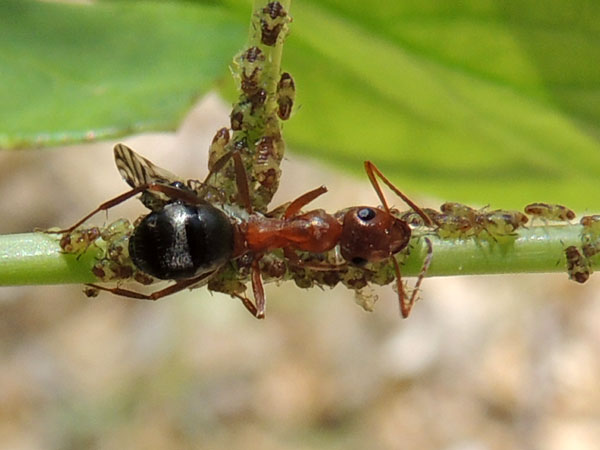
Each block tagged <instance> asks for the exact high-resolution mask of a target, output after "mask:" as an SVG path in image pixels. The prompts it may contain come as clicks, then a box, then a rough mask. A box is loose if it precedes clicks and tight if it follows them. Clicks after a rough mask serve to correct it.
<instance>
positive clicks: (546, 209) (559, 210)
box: [524, 203, 575, 222]
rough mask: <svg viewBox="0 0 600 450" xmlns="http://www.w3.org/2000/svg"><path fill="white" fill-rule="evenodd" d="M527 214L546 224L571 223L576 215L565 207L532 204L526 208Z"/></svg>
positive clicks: (549, 204)
mask: <svg viewBox="0 0 600 450" xmlns="http://www.w3.org/2000/svg"><path fill="white" fill-rule="evenodd" d="M524 211H525V214H528V215H529V216H531V217H532V222H533V219H541V220H542V221H544V222H549V221H553V222H561V221H562V222H569V221H570V220H573V219H574V218H575V213H574V212H573V211H572V210H570V209H569V208H567V207H566V206H563V205H556V204H551V203H531V204H529V205H527V206H526V207H525V208H524Z"/></svg>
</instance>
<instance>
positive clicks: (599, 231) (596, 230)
mask: <svg viewBox="0 0 600 450" xmlns="http://www.w3.org/2000/svg"><path fill="white" fill-rule="evenodd" d="M579 223H581V225H582V226H583V228H584V231H585V232H587V233H591V234H593V235H600V215H598V214H595V215H592V216H583V217H582V218H581V220H580V221H579Z"/></svg>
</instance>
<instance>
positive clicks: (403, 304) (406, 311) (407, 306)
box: [392, 238, 433, 319]
mask: <svg viewBox="0 0 600 450" xmlns="http://www.w3.org/2000/svg"><path fill="white" fill-rule="evenodd" d="M424 239H425V243H426V244H427V256H425V260H424V261H423V266H422V267H421V271H420V272H419V276H418V278H417V282H416V283H415V287H414V290H413V292H412V294H411V296H410V299H409V300H408V302H407V301H406V292H405V291H404V286H403V284H402V279H401V275H400V266H399V265H398V261H397V260H396V258H395V257H393V256H392V260H393V261H394V270H395V271H396V282H397V288H398V300H399V302H400V312H401V314H402V318H403V319H406V318H407V317H408V316H409V315H410V311H411V309H412V307H413V305H414V304H415V301H416V299H417V294H418V293H419V289H420V287H421V283H422V282H423V278H424V277H425V274H426V273H427V271H428V270H429V266H430V265H431V261H432V260H433V245H432V244H431V241H430V240H429V239H428V238H424Z"/></svg>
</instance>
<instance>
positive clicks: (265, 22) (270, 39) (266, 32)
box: [260, 2, 289, 47]
mask: <svg viewBox="0 0 600 450" xmlns="http://www.w3.org/2000/svg"><path fill="white" fill-rule="evenodd" d="M262 12H263V16H262V18H261V19H260V31H261V37H260V40H261V42H262V43H263V44H264V45H268V46H270V47H272V46H274V45H275V44H276V43H277V38H278V37H279V35H280V33H281V31H282V29H283V27H284V25H286V24H287V22H288V21H289V18H288V17H287V12H286V11H285V9H284V7H283V6H282V5H281V3H279V2H270V3H268V4H267V6H265V7H264V8H263V10H262Z"/></svg>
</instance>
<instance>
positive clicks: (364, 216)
mask: <svg viewBox="0 0 600 450" xmlns="http://www.w3.org/2000/svg"><path fill="white" fill-rule="evenodd" d="M375 215H376V214H375V211H374V210H373V209H372V208H361V209H359V210H358V211H357V212H356V216H357V217H358V218H359V219H360V220H362V221H364V222H368V221H369V220H373V219H374V218H375Z"/></svg>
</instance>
